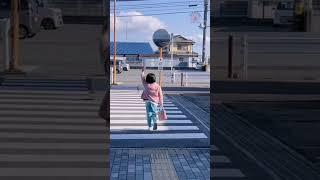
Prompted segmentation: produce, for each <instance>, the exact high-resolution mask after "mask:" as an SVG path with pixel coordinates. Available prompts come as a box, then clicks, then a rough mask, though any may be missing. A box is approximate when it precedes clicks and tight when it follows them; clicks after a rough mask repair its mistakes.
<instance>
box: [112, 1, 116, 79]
mask: <svg viewBox="0 0 320 180" xmlns="http://www.w3.org/2000/svg"><path fill="white" fill-rule="evenodd" d="M113 5H114V6H113V8H114V9H113V43H114V44H113V83H112V84H113V85H116V84H117V59H116V57H117V43H116V0H114V3H113Z"/></svg>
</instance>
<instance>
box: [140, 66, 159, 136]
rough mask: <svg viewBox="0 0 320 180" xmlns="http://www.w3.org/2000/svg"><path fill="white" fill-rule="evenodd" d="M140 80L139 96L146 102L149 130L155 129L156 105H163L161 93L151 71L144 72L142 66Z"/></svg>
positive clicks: (156, 118)
mask: <svg viewBox="0 0 320 180" xmlns="http://www.w3.org/2000/svg"><path fill="white" fill-rule="evenodd" d="M141 81H142V84H143V86H144V90H143V92H142V95H141V98H142V99H143V100H144V101H145V103H146V110H147V121H148V127H149V130H151V131H152V130H157V120H158V106H160V107H163V94H162V89H161V87H160V86H159V85H158V84H157V83H156V76H155V75H154V74H153V73H149V74H147V76H145V74H144V68H142V73H141Z"/></svg>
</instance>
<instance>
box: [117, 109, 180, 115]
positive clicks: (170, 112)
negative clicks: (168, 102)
mask: <svg viewBox="0 0 320 180" xmlns="http://www.w3.org/2000/svg"><path fill="white" fill-rule="evenodd" d="M141 112H142V113H145V112H146V110H144V111H137V110H128V109H125V111H122V110H113V111H112V113H122V114H137V113H141ZM167 114H182V111H168V112H167Z"/></svg>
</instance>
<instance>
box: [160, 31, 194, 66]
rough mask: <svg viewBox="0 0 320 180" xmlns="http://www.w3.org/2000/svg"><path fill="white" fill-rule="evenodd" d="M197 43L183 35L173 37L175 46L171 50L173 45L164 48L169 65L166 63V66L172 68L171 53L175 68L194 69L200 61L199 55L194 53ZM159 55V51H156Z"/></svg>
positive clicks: (164, 54)
mask: <svg viewBox="0 0 320 180" xmlns="http://www.w3.org/2000/svg"><path fill="white" fill-rule="evenodd" d="M194 44H195V42H194V41H192V40H190V39H187V38H185V37H183V36H181V35H175V36H173V45H172V49H171V43H170V44H169V45H168V46H167V47H165V48H164V50H163V56H164V58H165V59H167V60H168V61H167V62H169V63H165V65H166V66H171V53H172V54H173V62H172V63H173V66H174V67H193V64H195V63H197V62H198V61H199V59H198V56H199V55H198V53H196V52H194V51H193V46H194ZM156 53H157V54H159V51H156ZM165 65H164V66H165Z"/></svg>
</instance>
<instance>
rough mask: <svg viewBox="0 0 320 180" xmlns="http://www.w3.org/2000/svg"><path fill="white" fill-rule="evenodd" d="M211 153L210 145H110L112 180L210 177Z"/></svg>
mask: <svg viewBox="0 0 320 180" xmlns="http://www.w3.org/2000/svg"><path fill="white" fill-rule="evenodd" d="M209 156H210V155H209V148H207V149H175V148H172V149H168V148H161V149H151V148H147V149H145V148H143V149H136V148H128V149H126V148H119V149H116V148H111V153H110V165H111V180H121V179H126V180H164V179H167V180H189V179H197V180H208V179H209V176H210V157H209Z"/></svg>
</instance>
